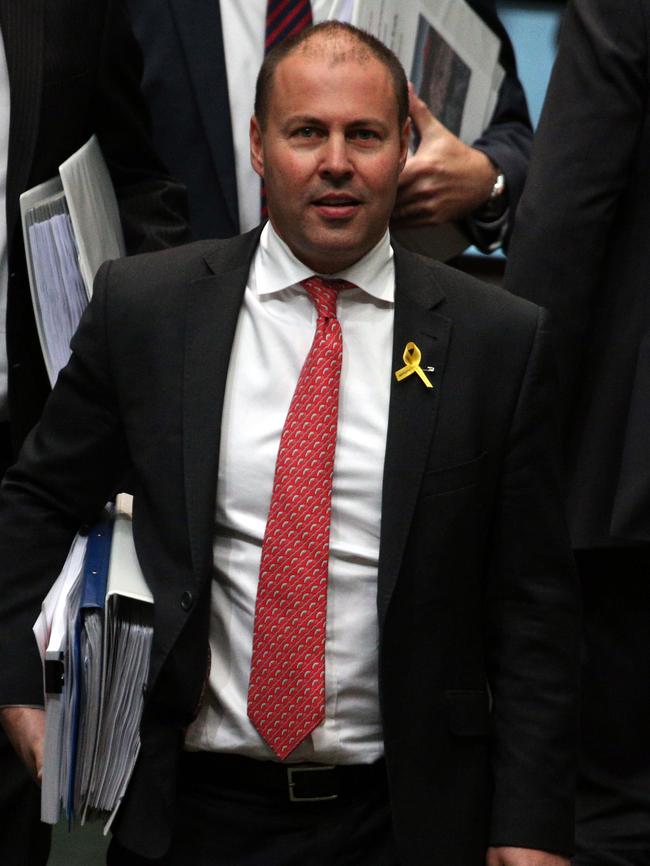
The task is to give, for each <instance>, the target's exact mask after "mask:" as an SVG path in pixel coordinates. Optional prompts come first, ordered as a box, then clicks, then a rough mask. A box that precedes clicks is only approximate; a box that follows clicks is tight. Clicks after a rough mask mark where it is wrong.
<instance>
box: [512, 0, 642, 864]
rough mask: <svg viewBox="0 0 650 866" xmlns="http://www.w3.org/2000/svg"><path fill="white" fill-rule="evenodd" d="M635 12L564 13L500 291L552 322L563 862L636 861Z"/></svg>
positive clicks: (598, 1) (638, 225)
mask: <svg viewBox="0 0 650 866" xmlns="http://www.w3.org/2000/svg"><path fill="white" fill-rule="evenodd" d="M649 28H650V3H648V2H647V0H641V2H636V3H632V4H629V5H626V6H625V10H624V14H622V9H621V5H620V4H619V3H616V2H614V0H589V2H587V0H574V2H571V3H569V4H568V7H567V11H566V15H565V20H564V23H563V26H562V31H561V38H560V47H559V53H558V57H557V61H556V64H555V67H554V70H553V74H552V78H551V83H550V86H549V91H548V95H547V97H546V102H545V105H544V110H543V112H542V117H541V121H540V126H539V131H538V138H537V141H536V144H535V149H534V155H533V160H532V163H531V172H530V176H529V180H528V183H527V186H526V190H525V192H524V195H523V198H522V201H521V205H520V208H519V212H518V215H517V227H516V230H515V234H514V236H513V242H512V248H511V254H510V260H509V264H508V269H507V272H506V286H507V288H509V289H510V290H511V291H512V292H514V293H516V294H518V295H522V296H523V297H525V298H529V299H530V300H532V301H535V302H536V303H539V304H542V305H543V306H545V307H547V308H548V309H549V310H550V311H551V314H552V316H553V325H554V330H553V333H554V338H555V344H556V350H557V351H556V353H557V358H558V368H559V379H560V394H559V397H560V409H561V416H562V423H563V427H564V443H563V444H564V450H565V458H566V465H567V469H568V515H569V523H570V529H571V537H572V543H573V547H574V549H575V552H576V559H577V563H578V567H579V571H580V575H581V581H582V591H583V596H584V611H585V613H584V653H583V655H584V665H583V683H584V688H583V695H584V697H583V710H582V731H583V734H582V743H583V751H582V760H581V770H580V774H579V786H578V810H577V814H578V832H577V842H578V848H579V855H578V861H579V862H581V863H610V862H611V863H614V862H616V863H623V862H629V863H645V862H646V861H647V855H648V850H650V752H649V750H648V742H647V740H648V729H649V727H650V690H648V688H647V687H646V683H645V676H644V672H645V671H647V670H648V669H650V637H649V636H648V627H647V617H648V605H649V603H650V580H649V579H648V578H649V575H650V449H649V448H648V442H649V441H650V414H649V412H648V406H649V405H650V404H649V402H648V395H649V394H650V306H649V305H648V281H649V280H650V246H649V245H648V226H649V225H650V166H649V164H648V156H647V155H648V147H649V145H650V117H649V116H648V110H647V109H648V97H649V96H650V78H649V69H650V65H649V64H650V45H649V42H648V33H650V29H649Z"/></svg>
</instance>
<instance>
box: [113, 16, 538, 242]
mask: <svg viewBox="0 0 650 866" xmlns="http://www.w3.org/2000/svg"><path fill="white" fill-rule="evenodd" d="M311 5H312V8H313V15H314V22H315V23H318V21H322V20H323V19H325V18H330V17H337V15H339V14H341V13H342V12H343V11H344V10H343V8H342V7H343V6H344V5H345V4H340V3H337V2H335V0H329V2H328V0H316V2H312V4H311ZM469 5H470V7H471V8H472V9H473V10H474V11H475V12H476V13H477V14H478V15H480V16H481V18H482V19H483V20H484V21H485V23H486V24H487V25H488V26H489V27H490V28H491V29H492V30H493V31H494V33H496V35H497V36H498V37H499V39H500V40H501V52H500V57H499V60H500V63H501V64H502V66H503V68H504V70H505V78H504V81H503V83H502V85H501V88H500V91H499V98H498V102H497V105H496V107H495V110H494V114H493V116H492V120H491V121H490V124H489V126H488V127H487V129H486V130H485V131H484V133H483V134H482V135H481V136H480V138H479V139H478V140H477V141H475V142H473V147H471V148H467V147H466V146H465V145H464V144H463V143H462V142H461V141H460V140H459V139H458V138H457V137H456V136H455V135H452V134H451V133H450V132H449V131H448V130H446V129H445V128H444V127H443V126H442V124H439V123H437V122H436V121H435V120H434V119H433V118H432V117H431V115H430V113H429V112H428V110H427V109H426V107H424V106H417V110H418V126H420V123H422V125H423V127H426V130H427V133H426V135H425V136H424V141H423V146H422V147H421V148H420V150H419V152H418V154H417V159H416V160H415V161H413V162H412V164H411V165H409V166H408V168H407V171H406V173H405V174H404V176H403V178H402V188H401V189H400V192H399V194H398V198H397V205H398V208H399V210H398V212H397V214H398V217H399V220H398V223H397V225H398V226H399V227H401V228H406V227H408V226H412V225H422V224H438V223H441V222H447V221H449V220H451V219H464V218H468V219H467V222H466V226H467V229H468V230H469V233H470V235H471V237H472V240H473V242H474V243H477V244H478V245H479V246H481V247H482V248H484V249H485V250H488V249H489V248H490V247H491V246H494V245H496V246H499V244H500V243H501V241H502V240H503V239H506V240H507V238H508V237H509V233H510V224H508V225H504V224H503V220H499V217H501V216H502V215H503V213H504V207H505V205H506V202H507V204H508V207H509V213H510V214H511V215H514V212H515V210H516V207H517V202H518V200H519V196H520V195H521V190H522V188H523V185H524V180H525V177H526V169H527V166H528V158H529V153H530V147H531V143H532V128H531V123H530V118H529V116H528V109H527V106H526V97H525V95H524V92H523V88H522V86H521V83H520V82H519V79H518V77H517V68H516V62H515V56H514V52H513V48H512V44H511V42H510V39H509V37H508V34H507V32H506V30H505V29H504V27H503V25H502V23H501V21H500V20H499V17H498V15H497V12H496V8H495V5H494V0H469ZM128 6H129V11H130V14H131V19H132V21H133V29H134V32H135V34H136V36H137V38H138V40H139V42H140V45H141V47H142V51H143V55H144V63H145V71H144V78H143V91H144V94H145V97H146V99H147V102H148V105H149V109H150V111H151V115H152V119H153V129H154V141H155V143H156V146H157V148H158V149H159V152H160V154H161V155H162V157H163V159H164V160H165V162H166V163H167V165H168V166H169V167H170V169H171V170H172V171H173V173H174V174H175V175H176V176H177V177H179V178H180V179H181V180H182V181H183V182H184V183H185V184H186V185H187V188H188V196H189V202H190V214H191V221H192V228H193V231H194V234H195V237H197V238H212V237H230V236H232V235H234V234H237V233H238V232H239V231H247V230H248V229H250V228H252V227H253V226H254V225H256V224H257V221H258V217H259V212H258V211H254V212H253V213H251V212H250V209H248V208H247V207H246V206H244V207H243V209H242V208H241V207H239V206H238V201H239V202H242V189H241V188H240V187H241V186H249V185H251V184H252V185H253V186H254V190H253V197H254V196H255V194H256V192H257V189H258V186H257V184H256V178H255V177H254V175H253V174H252V172H247V171H246V169H247V168H248V166H247V156H246V153H245V148H244V146H243V142H244V140H245V138H246V136H247V130H248V121H249V118H250V114H251V111H250V110H247V109H246V108H243V106H244V105H245V106H248V105H249V100H248V94H249V92H250V91H251V90H252V86H253V81H254V75H255V72H256V70H257V69H258V68H259V64H260V63H261V60H262V51H263V44H264V16H265V10H266V0H254V2H253V0H249V2H248V3H246V4H245V5H243V4H241V3H238V2H235V0H221V2H216V0H198V2H197V0H192V2H188V0H163V2H158V0H128ZM230 7H232V8H230ZM235 25H237V26H236V27H235ZM224 34H225V35H226V37H228V39H229V42H230V44H226V45H225V46H224ZM256 39H257V42H258V43H259V58H258V57H257V54H256V53H255V40H256ZM249 42H252V44H251V45H250V46H249ZM229 52H230V53H229ZM249 55H250V56H249ZM231 112H234V116H232V115H231ZM239 115H241V117H240V116H239ZM233 137H234V140H235V142H236V144H235V146H234V147H233ZM237 142H239V148H240V149H241V153H238V152H237V147H238V145H237ZM240 162H241V164H242V165H241V166H239V165H237V164H238V163H240ZM495 167H496V168H495ZM500 174H502V175H503V177H504V179H505V186H502V185H501V184H499V185H497V192H496V193H495V194H494V195H493V196H492V193H493V192H494V188H495V182H496V179H497V178H498V176H499V175H500ZM491 196H492V199H493V200H492V202H491V204H490V206H489V208H488V210H485V208H484V207H483V206H484V205H485V203H486V201H488V200H489V199H490V197H491ZM244 201H245V200H244ZM253 206H254V198H253ZM242 210H243V212H242ZM474 216H475V217H476V219H474V218H472V217H474Z"/></svg>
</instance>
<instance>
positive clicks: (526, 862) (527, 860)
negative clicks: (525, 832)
mask: <svg viewBox="0 0 650 866" xmlns="http://www.w3.org/2000/svg"><path fill="white" fill-rule="evenodd" d="M485 863H486V866H569V858H568V857H563V856H562V855H561V854H551V853H550V852H549V851H537V850H535V849H534V848H508V847H505V846H504V847H502V848H488V851H487V856H486V858H485Z"/></svg>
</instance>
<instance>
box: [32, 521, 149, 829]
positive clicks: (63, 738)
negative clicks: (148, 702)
mask: <svg viewBox="0 0 650 866" xmlns="http://www.w3.org/2000/svg"><path fill="white" fill-rule="evenodd" d="M34 633H35V635H36V638H37V642H38V645H39V649H40V652H41V657H42V659H43V669H44V678H45V693H46V694H45V696H46V703H45V710H46V742H45V756H44V768H43V784H42V789H41V820H43V821H45V822H46V823H50V824H53V823H56V822H57V821H58V819H59V814H60V810H61V805H63V810H64V812H65V814H66V815H67V817H68V820H69V821H72V820H73V819H74V818H77V819H79V820H80V821H81V822H82V823H83V822H84V821H85V820H86V819H87V818H88V817H106V816H109V815H110V816H113V815H114V814H115V812H116V810H117V808H118V807H119V804H120V802H121V800H122V797H123V796H124V792H125V790H126V786H127V784H128V781H129V778H130V776H131V772H132V771H133V767H134V765H135V761H136V758H137V756H138V751H139V748H140V735H139V726H140V719H141V717H142V708H143V701H144V698H143V691H144V686H145V684H146V682H147V677H148V674H149V658H150V653H151V642H152V639H153V598H152V596H151V593H150V592H149V589H148V587H147V585H146V582H145V579H144V577H143V575H142V572H141V570H140V566H139V564H138V560H137V556H136V553H135V548H134V546H133V538H132V534H131V518H130V515H129V514H127V513H125V512H124V511H117V512H115V513H113V514H110V515H109V516H108V517H107V518H106V519H105V520H102V521H100V523H98V524H97V526H95V527H94V528H93V530H92V531H91V533H90V534H89V535H88V537H87V538H85V537H82V536H77V538H75V541H74V542H73V545H72V547H71V549H70V553H69V555H68V558H67V561H66V564H65V566H64V569H63V571H62V572H61V574H60V576H59V578H58V580H57V581H56V583H55V584H54V586H53V587H52V589H51V590H50V592H49V593H48V595H47V597H46V599H45V601H44V602H43V608H42V612H41V616H40V617H39V619H38V621H37V622H36V624H35V625H34ZM109 824H110V821H109Z"/></svg>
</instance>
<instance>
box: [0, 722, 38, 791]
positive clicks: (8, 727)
mask: <svg viewBox="0 0 650 866" xmlns="http://www.w3.org/2000/svg"><path fill="white" fill-rule="evenodd" d="M0 722H2V726H3V728H4V729H5V731H6V733H7V737H8V738H9V742H10V743H11V745H12V746H13V747H14V749H15V750H16V752H17V754H18V757H19V758H20V759H21V761H22V762H23V763H24V765H25V766H26V767H27V769H28V770H29V772H30V774H31V775H32V776H33V777H34V779H35V780H36V781H37V782H40V781H41V776H42V774H43V746H44V743H45V711H44V710H39V709H35V708H34V707H3V708H2V709H0Z"/></svg>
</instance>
